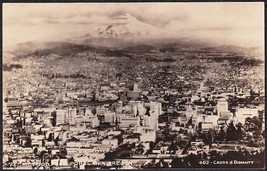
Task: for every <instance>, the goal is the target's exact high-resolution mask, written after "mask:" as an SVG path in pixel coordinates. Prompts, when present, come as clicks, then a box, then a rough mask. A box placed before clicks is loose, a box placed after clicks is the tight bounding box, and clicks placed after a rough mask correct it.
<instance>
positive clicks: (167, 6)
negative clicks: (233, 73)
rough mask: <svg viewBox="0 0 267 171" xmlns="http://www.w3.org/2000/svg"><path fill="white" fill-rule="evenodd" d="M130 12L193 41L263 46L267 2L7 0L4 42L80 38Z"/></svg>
mask: <svg viewBox="0 0 267 171" xmlns="http://www.w3.org/2000/svg"><path fill="white" fill-rule="evenodd" d="M125 13H129V14H131V15H133V16H134V17H136V18H138V19H139V20H141V21H143V22H146V23H149V24H151V25H154V26H157V27H160V28H163V29H165V30H170V31H172V32H176V33H177V34H178V35H181V36H183V37H184V36H186V37H187V36H188V37H190V38H191V39H200V40H212V41H214V42H222V43H227V44H230V45H238V46H246V47H248V46H263V44H264V3H262V2H242V3H240V2H238V3H237V2H235V3H233V2H232V3H230V2H227V3H226V2H213V3H124V4H123V3H117V4H116V3H101V4H99V3H86V4H85V3H61V4H59V3H58V4H57V3H51V4H49V3H45V4H41V3H38V4H31V3H27V4H26V3H24V4H22V3H15V4H14V3H12V4H11V3H10V4H8V3H4V4H3V36H4V45H12V44H16V43H21V42H26V41H31V40H40V39H42V40H57V39H58V40H62V39H65V38H71V37H74V36H81V35H84V34H86V33H88V32H90V31H93V30H95V29H96V28H97V27H99V26H100V25H105V24H109V23H112V22H113V20H112V18H114V16H117V15H121V14H125Z"/></svg>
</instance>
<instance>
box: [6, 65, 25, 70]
mask: <svg viewBox="0 0 267 171" xmlns="http://www.w3.org/2000/svg"><path fill="white" fill-rule="evenodd" d="M22 68H23V66H22V65H20V64H10V65H8V64H3V71H11V70H12V69H22Z"/></svg>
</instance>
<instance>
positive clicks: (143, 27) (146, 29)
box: [92, 14, 170, 39]
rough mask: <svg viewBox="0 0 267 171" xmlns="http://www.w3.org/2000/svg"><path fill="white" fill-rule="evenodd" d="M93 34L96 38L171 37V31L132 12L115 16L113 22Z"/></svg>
mask: <svg viewBox="0 0 267 171" xmlns="http://www.w3.org/2000/svg"><path fill="white" fill-rule="evenodd" d="M92 35H93V36H94V37H95V38H120V39H140V38H142V39H145V38H159V36H167V37H170V34H169V32H167V31H165V30H163V29H160V28H157V27H155V26H153V25H150V24H147V23H145V22H142V21H140V20H138V19H137V18H135V17H134V16H132V15H130V14H125V15H121V16H117V17H115V18H114V21H113V23H112V24H109V25H105V26H102V27H99V28H98V29H96V30H95V32H94V33H92Z"/></svg>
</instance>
